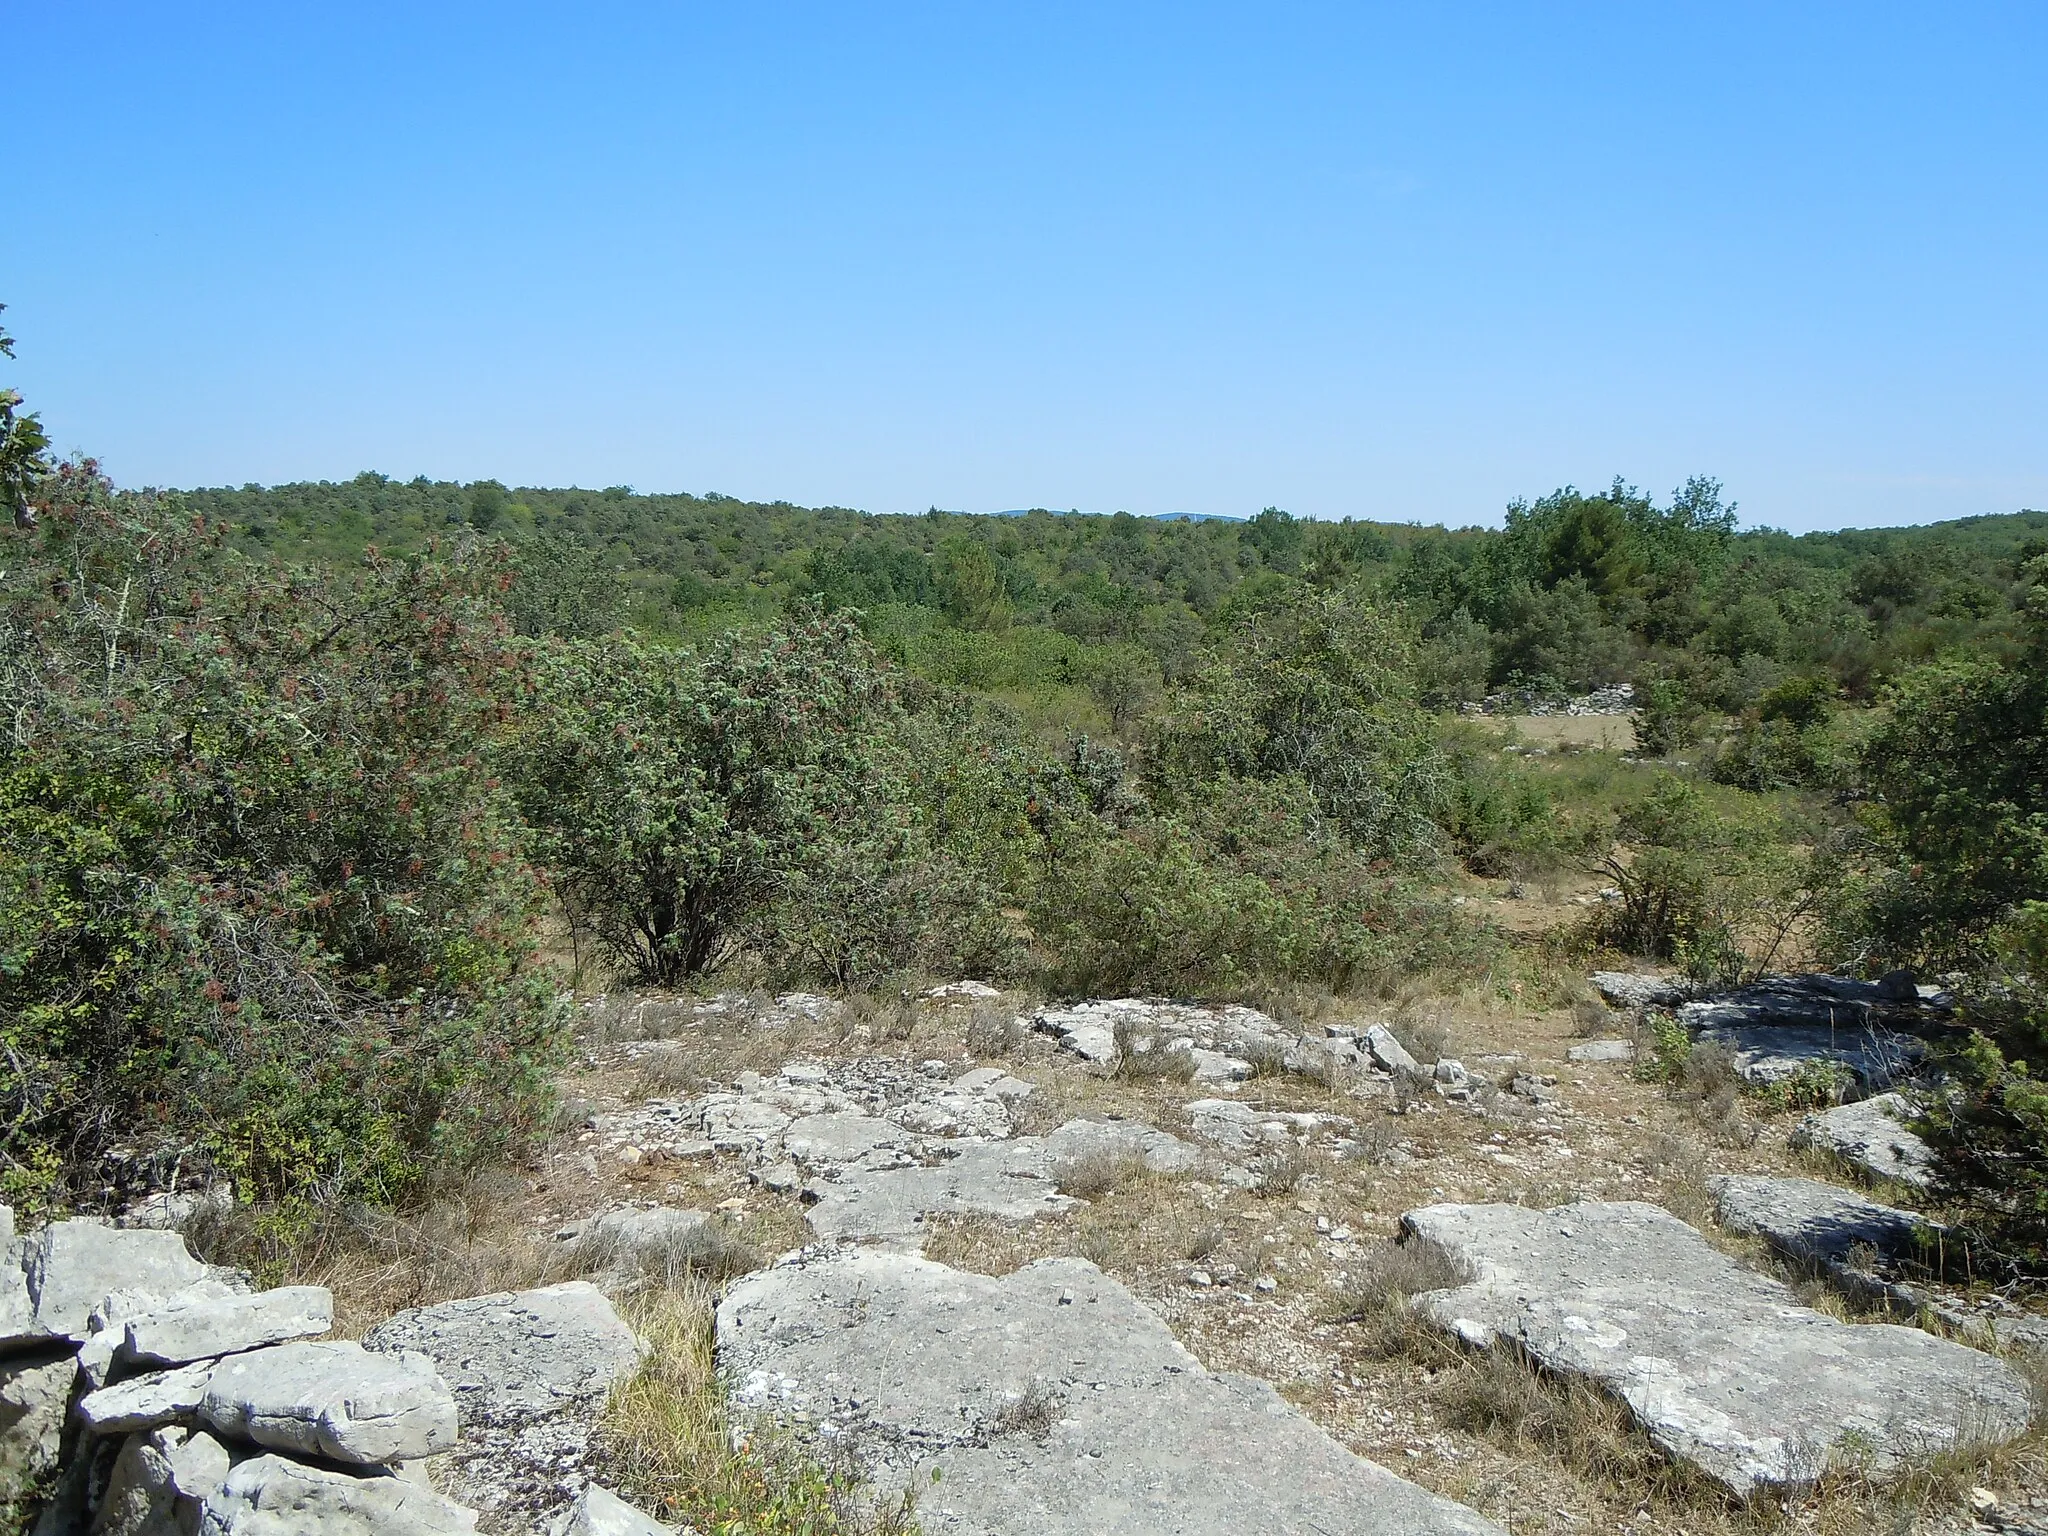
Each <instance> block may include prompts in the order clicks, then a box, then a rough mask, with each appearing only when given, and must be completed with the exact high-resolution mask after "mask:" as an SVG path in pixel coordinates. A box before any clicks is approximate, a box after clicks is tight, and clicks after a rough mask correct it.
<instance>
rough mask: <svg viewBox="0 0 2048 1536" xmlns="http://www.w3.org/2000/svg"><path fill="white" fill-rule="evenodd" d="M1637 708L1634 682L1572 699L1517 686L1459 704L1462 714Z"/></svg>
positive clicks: (1596, 712)
mask: <svg viewBox="0 0 2048 1536" xmlns="http://www.w3.org/2000/svg"><path fill="white" fill-rule="evenodd" d="M1635 709H1636V690H1635V684H1633V683H1613V684H1610V685H1609V686H1608V687H1605V688H1595V689H1594V690H1593V691H1592V692H1591V693H1582V694H1578V695H1576V696H1575V697H1569V698H1559V697H1557V696H1556V695H1554V694H1545V693H1539V692H1538V691H1537V690H1535V689H1534V688H1514V689H1510V690H1508V691H1507V692H1505V693H1489V694H1488V695H1487V696H1486V697H1485V698H1483V699H1481V700H1479V701H1477V702H1476V703H1473V702H1467V703H1464V704H1460V705H1459V706H1458V712H1459V713H1460V714H1463V715H1632V714H1634V713H1635Z"/></svg>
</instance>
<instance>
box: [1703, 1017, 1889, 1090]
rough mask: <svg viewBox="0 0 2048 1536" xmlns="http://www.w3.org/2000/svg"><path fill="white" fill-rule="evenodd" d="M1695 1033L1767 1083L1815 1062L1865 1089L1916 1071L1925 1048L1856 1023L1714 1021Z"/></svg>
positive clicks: (1751, 1078) (1746, 1073)
mask: <svg viewBox="0 0 2048 1536" xmlns="http://www.w3.org/2000/svg"><path fill="white" fill-rule="evenodd" d="M1695 1038H1697V1039H1700V1040H1705V1041H1710V1042H1711V1043H1713V1044H1715V1045H1721V1046H1726V1047H1727V1049H1728V1050H1729V1052H1730V1053H1731V1054H1732V1055H1733V1056H1734V1057H1735V1070H1736V1071H1737V1072H1739V1073H1741V1074H1742V1076H1743V1078H1744V1079H1745V1080H1746V1081H1748V1082H1752V1083H1756V1084H1758V1085H1760V1086H1763V1087H1768V1086H1770V1085H1771V1084H1772V1083H1778V1082H1783V1081H1784V1080H1785V1079H1786V1078H1789V1077H1793V1076H1796V1075H1797V1074H1798V1073H1800V1072H1802V1071H1805V1070H1808V1069H1810V1068H1814V1067H1840V1068H1844V1069H1846V1070H1847V1071H1848V1072H1849V1073H1850V1074H1851V1075H1852V1076H1853V1077H1854V1078H1855V1079H1856V1081H1857V1083H1858V1084H1860V1085H1861V1086H1862V1088H1864V1089H1865V1090H1870V1089H1883V1088H1889V1087H1891V1085H1892V1084H1894V1083H1897V1082H1900V1081H1902V1080H1904V1079H1905V1078H1906V1077H1908V1076H1910V1075H1911V1074H1912V1071H1913V1066H1914V1063H1915V1062H1916V1061H1918V1060H1919V1056H1920V1052H1921V1049H1922V1048H1921V1046H1920V1043H1919V1042H1918V1041H1916V1040H1909V1039H1908V1038H1907V1037H1906V1036H1904V1035H1895V1034H1892V1033H1890V1032H1889V1031H1885V1030H1881V1029H1867V1028H1864V1027H1863V1026H1861V1025H1856V1024H1847V1025H1843V1026H1841V1027H1840V1028H1830V1027H1829V1026H1827V1025H1824V1024H1726V1025H1724V1024H1711V1025H1707V1026H1705V1027H1703V1028H1701V1029H1699V1030H1697V1031H1695Z"/></svg>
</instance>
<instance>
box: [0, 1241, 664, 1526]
mask: <svg viewBox="0 0 2048 1536" xmlns="http://www.w3.org/2000/svg"><path fill="white" fill-rule="evenodd" d="M0 1223H4V1226H5V1228H6V1229H7V1231H8V1234H9V1235H8V1236H7V1238H6V1241H5V1244H4V1248H0V1503H4V1505H5V1514H6V1515H7V1517H8V1518H10V1519H11V1521H12V1523H13V1525H14V1526H15V1527H16V1528H18V1529H22V1530H33V1531H35V1532H36V1533H38V1536H72V1533H74V1532H91V1533H93V1536H298V1533H306V1536H316V1533H317V1536H430V1533H436V1532H467V1531H470V1530H473V1529H474V1528H475V1525H476V1522H477V1511H476V1510H474V1509H471V1508H469V1507H467V1506H465V1505H463V1504H460V1503H458V1502H456V1501H455V1500H454V1499H451V1498H449V1497H447V1496H446V1495H444V1494H443V1493H441V1492H439V1491H438V1490H437V1489H436V1488H434V1487H433V1486H431V1485H430V1484H429V1483H428V1482H427V1480H426V1478H425V1477H424V1475H423V1473H422V1470H421V1469H422V1467H423V1465H424V1462H425V1459H426V1458H428V1457H438V1456H442V1455H443V1454H445V1453H448V1452H452V1451H456V1450H457V1448H458V1443H459V1442H458V1424H459V1418H460V1417H469V1418H472V1419H474V1420H475V1421H476V1422H477V1423H478V1425H479V1426H480V1427H481V1428H482V1430H483V1431H484V1432H485V1433H486V1435H488V1433H489V1431H490V1430H492V1429H493V1428H494V1427H495V1426H496V1423H497V1420H495V1419H494V1418H493V1416H492V1414H491V1413H490V1412H489V1411H488V1408H489V1407H494V1406H495V1403H492V1404H489V1405H486V1410H485V1411H468V1412H465V1408H464V1406H463V1405H460V1404H459V1398H458V1394H459V1393H460V1392H462V1391H464V1390H467V1389H469V1388H470V1387H471V1386H472V1385H473V1378H474V1377H476V1376H477V1375H478V1374H479V1373H482V1374H485V1375H488V1374H490V1372H491V1371H492V1369H493V1368H497V1369H498V1370H499V1371H500V1373H501V1375H502V1376H503V1377H504V1378H506V1379H511V1378H513V1377H516V1378H517V1380H518V1381H520V1382H521V1383H524V1384H526V1385H525V1386H524V1387H523V1388H522V1390H524V1391H526V1392H527V1393H528V1395H529V1396H531V1395H532V1394H533V1393H534V1392H536V1391H544V1390H546V1389H547V1388H549V1387H551V1386H552V1385H553V1381H552V1378H551V1377H549V1376H548V1373H547V1370H546V1366H547V1364H548V1361H547V1360H546V1359H545V1358H544V1351H543V1352H542V1355H543V1358H539V1359H537V1358H536V1347H535V1343H534V1339H533V1338H532V1337H531V1336H528V1337H521V1336H520V1335H518V1334H517V1333H516V1331H515V1330H513V1329H511V1328H509V1327H507V1326H505V1325H504V1323H503V1319H502V1316H499V1317H497V1318H496V1319H495V1320H494V1322H493V1324H492V1327H491V1328H490V1330H489V1331H490V1333H491V1335H492V1337H493V1338H494V1339H496V1340H498V1341H499V1350H500V1353H499V1354H498V1355H497V1356H495V1357H492V1356H490V1355H489V1352H488V1351H485V1350H481V1349H472V1350H471V1351H469V1352H467V1353H463V1352H457V1351H444V1352H443V1354H442V1356H440V1357H438V1358H437V1357H436V1356H435V1355H434V1354H432V1353H430V1352H428V1351H426V1350H422V1349H416V1348H413V1347H411V1346H412V1344H413V1343H414V1342H415V1341H416V1340H418V1341H423V1342H437V1341H436V1340H432V1339H431V1338H430V1331H429V1330H425V1329H422V1328H419V1327H417V1326H412V1325H409V1324H407V1323H406V1322H405V1321H404V1320H402V1319H394V1320H393V1321H392V1323H390V1324H386V1325H385V1328H384V1330H382V1332H383V1334H384V1336H383V1337H382V1338H376V1337H373V1338H372V1339H371V1340H369V1341H366V1343H363V1344H358V1343H354V1342H351V1341H347V1340H340V1339H332V1338H327V1337H324V1335H326V1334H327V1333H328V1332H329V1331H330V1329H331V1327H332V1325H333V1317H334V1303H333V1297H332V1296H331V1295H330V1294H329V1293H328V1292H327V1291H326V1290H325V1289H324V1288H322V1287H319V1286H283V1287H279V1288H276V1289H273V1290H267V1291H258V1290H255V1289H254V1288H253V1287H252V1286H251V1285H250V1283H249V1280H248V1277H247V1276H246V1275H244V1274H242V1273H240V1272H239V1271H233V1270H223V1269H219V1268H216V1267H214V1266H211V1265H208V1264H205V1263H202V1262H201V1261H200V1260H198V1259H196V1258H194V1257H193V1256H192V1253H191V1250H190V1249H189V1248H188V1247H187V1246H186V1243H185V1240H184V1238H183V1237H181V1236H180V1235H179V1234H178V1233H176V1232H169V1231H158V1230H149V1229H134V1228H117V1227H112V1226H107V1225H104V1224H101V1223H99V1222H95V1221H84V1220H76V1221H59V1222H53V1223H51V1224H49V1225H47V1226H44V1227H42V1228H40V1229H39V1230H37V1231H34V1232H31V1233H28V1234H26V1235H24V1236H21V1237H14V1236H12V1235H11V1229H12V1217H11V1213H6V1212H5V1207H0ZM573 1289H578V1288H571V1287H559V1288H557V1290H573ZM580 1290H581V1291H583V1292H588V1297H587V1298H584V1297H580V1296H579V1297H578V1298H576V1300H577V1301H579V1302H582V1303H584V1304H585V1305H586V1306H587V1304H588V1302H589V1301H594V1302H595V1303H596V1305H597V1306H600V1307H603V1308H604V1311H605V1313H606V1314H607V1315H609V1314H610V1309H609V1307H608V1306H605V1304H604V1302H603V1298H602V1297H599V1296H597V1293H596V1292H595V1291H594V1290H593V1289H591V1288H590V1287H588V1286H583V1287H580ZM534 1294H543V1293H534ZM510 1300H516V1298H482V1301H484V1302H486V1303H496V1302H502V1301H510ZM457 1305H458V1306H460V1305H467V1304H457ZM503 1310H504V1309H503V1308H500V1309H498V1311H499V1313H501V1314H502V1312H503ZM560 1321H561V1320H560V1319H550V1328H549V1331H548V1333H547V1337H548V1338H549V1339H551V1340H563V1339H565V1338H566V1337H567V1334H568V1330H566V1329H565V1328H563V1327H561V1326H560ZM610 1321H611V1324H612V1325H613V1327H614V1328H615V1329H616V1330H618V1331H619V1332H621V1333H624V1340H625V1342H624V1344H623V1345H620V1344H619V1343H618V1341H617V1340H616V1339H614V1341H613V1342H614V1346H615V1347H614V1349H613V1352H612V1354H611V1355H609V1356H607V1355H604V1354H602V1352H600V1351H599V1350H597V1349H595V1348H593V1347H592V1345H591V1343H590V1341H589V1339H587V1338H580V1337H579V1338H577V1339H575V1340H574V1345H573V1347H574V1349H575V1352H576V1354H577V1371H578V1372H579V1373H580V1374H578V1375H577V1376H576V1377H575V1379H574V1382H573V1383H572V1384H571V1385H569V1386H565V1387H564V1388H563V1389H562V1390H563V1392H564V1393H565V1394H567V1395H568V1396H571V1397H574V1396H575V1395H576V1391H577V1389H579V1388H581V1389H587V1388H588V1384H589V1382H590V1381H592V1380H595V1379H597V1378H599V1377H602V1383H603V1384H602V1385H600V1386H599V1387H597V1388H596V1392H597V1396H598V1397H600V1398H601V1397H602V1393H603V1388H604V1386H608V1385H609V1383H610V1381H611V1380H612V1379H613V1376H615V1375H616V1374H617V1370H618V1369H625V1368H630V1363H631V1362H637V1360H638V1353H637V1344H635V1343H634V1342H633V1341H632V1335H631V1334H630V1332H626V1331H625V1330H624V1325H623V1324H620V1323H619V1322H618V1319H617V1318H616V1316H611V1318H610ZM508 1352H516V1361H515V1360H514V1359H512V1358H510V1357H509V1356H508ZM479 1358H481V1359H482V1361H483V1363H482V1364H479V1363H478V1360H479ZM612 1367H616V1368H615V1369H611V1373H610V1374H605V1373H606V1370H607V1369H608V1368H612ZM444 1370H449V1371H450V1373H451V1374H452V1376H453V1379H454V1381H455V1382H456V1386H455V1388H453V1389H451V1386H450V1378H449V1376H447V1375H444V1374H443V1372H444ZM537 1380H538V1381H539V1382H541V1383H542V1386H541V1387H535V1386H534V1385H533V1383H534V1382H536V1381H537ZM587 1397H588V1392H587V1390H585V1392H584V1396H583V1397H581V1398H577V1401H585V1400H586V1399H587ZM550 1406H552V1407H554V1408H555V1409H557V1410H559V1407H560V1405H559V1404H554V1403H551V1405H550ZM543 1416H545V1415H543ZM574 1492H575V1489H574V1487H573V1486H572V1487H570V1488H569V1490H568V1491H567V1492H560V1491H557V1492H556V1493H555V1496H554V1498H553V1501H552V1502H553V1503H554V1504H556V1505H564V1504H567V1502H568V1499H569V1496H570V1495H571V1494H573V1493H574ZM585 1502H586V1503H587V1502H588V1501H587V1500H586V1501H585ZM599 1502H600V1505H602V1501H601V1500H600V1501H599ZM614 1502H615V1501H614ZM581 1507H582V1506H580V1505H579V1506H578V1508H579V1509H580V1508H581ZM622 1507H623V1506H622ZM574 1513H575V1511H569V1512H567V1514H565V1519H567V1518H569V1517H571V1516H573V1515H574ZM636 1513H637V1512H636ZM640 1518H641V1519H642V1520H643V1521H644V1520H645V1517H644V1516H642V1517H640ZM618 1528H619V1529H621V1530H624V1529H628V1528H627V1527H618ZM647 1528H648V1529H651V1530H659V1529H660V1527H657V1526H653V1525H652V1523H651V1522H647Z"/></svg>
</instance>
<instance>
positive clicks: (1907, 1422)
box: [1401, 1201, 2030, 1495]
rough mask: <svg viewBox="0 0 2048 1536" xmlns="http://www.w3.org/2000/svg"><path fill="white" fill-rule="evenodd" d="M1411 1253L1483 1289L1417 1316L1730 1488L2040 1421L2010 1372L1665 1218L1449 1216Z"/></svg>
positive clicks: (1498, 1211)
mask: <svg viewBox="0 0 2048 1536" xmlns="http://www.w3.org/2000/svg"><path fill="white" fill-rule="evenodd" d="M1401 1221H1402V1226H1403V1228H1404V1229H1405V1232H1406V1235H1407V1240H1408V1241H1421V1242H1424V1243H1428V1244H1429V1245H1431V1246H1432V1247H1434V1248H1436V1249H1438V1250H1439V1251H1440V1252H1441V1253H1442V1254H1443V1255H1444V1256H1446V1257H1447V1258H1448V1259H1449V1260H1450V1261H1451V1262H1452V1263H1453V1264H1454V1265H1456V1266H1458V1267H1460V1268H1462V1269H1463V1271H1464V1272H1465V1273H1467V1274H1469V1275H1471V1276H1472V1279H1471V1280H1470V1281H1469V1282H1468V1283H1467V1284H1465V1285H1462V1286H1459V1287H1457V1288H1455V1289H1451V1290H1441V1291H1430V1292H1426V1293H1425V1294H1423V1295H1421V1296H1418V1297H1416V1298H1415V1300H1414V1303H1413V1305H1414V1306H1415V1307H1416V1308H1417V1309H1418V1310H1419V1311H1420V1312H1421V1313H1422V1314H1423V1315H1424V1316H1425V1317H1427V1318H1429V1319H1430V1320H1432V1321H1433V1322H1435V1323H1437V1324H1439V1325H1440V1326H1442V1327H1443V1328H1446V1329H1448V1330H1450V1331H1451V1332H1454V1333H1456V1334H1457V1335H1458V1336H1459V1337H1460V1338H1462V1339H1463V1340H1464V1341H1465V1342H1466V1343H1468V1344H1471V1345H1474V1346H1477V1347H1487V1346H1491V1345H1495V1344H1508V1345H1513V1346H1516V1347H1519V1348H1520V1349H1522V1350H1523V1351H1525V1352H1526V1353H1527V1354H1528V1355H1529V1356H1530V1357H1531V1358H1532V1359H1534V1360H1535V1361H1536V1362H1537V1363H1539V1364H1540V1365H1542V1366H1544V1367H1545V1368H1546V1369H1548V1370H1552V1371H1556V1372H1559V1373H1561V1374H1566V1375H1575V1376H1583V1377H1586V1378H1588V1379H1590V1380H1592V1381H1594V1382H1595V1383H1597V1384H1598V1385H1600V1386H1602V1387H1604V1388H1606V1389H1607V1390H1608V1391H1610V1392H1612V1393H1613V1394H1614V1395H1615V1396H1617V1397H1618V1398H1620V1399H1621V1400H1622V1401H1623V1402H1624V1403H1625V1404H1627V1406H1628V1407H1629V1409H1630V1411H1631V1412H1632V1413H1633V1414H1634V1415H1635V1417H1636V1418H1637V1420H1638V1421H1639V1422H1640V1423H1641V1424H1642V1425H1643V1427H1644V1429H1646V1430H1647V1431H1648V1432H1649V1434H1650V1436H1651V1438H1652V1439H1653V1440H1655V1441H1656V1442H1657V1443H1658V1444H1659V1445H1660V1446H1662V1447H1663V1448H1664V1449H1665V1450H1666V1451H1668V1452H1669V1453H1670V1454H1672V1455H1674V1456H1676V1457H1679V1458H1680V1459H1682V1460H1685V1461H1688V1462H1691V1463H1692V1464H1694V1465H1695V1466H1697V1467H1699V1468H1700V1469H1701V1470H1703V1471H1704V1472H1706V1473H1707V1474H1708V1475H1709V1476H1711V1477H1714V1478H1715V1479H1717V1480H1718V1481H1720V1482H1721V1483H1723V1484H1724V1485H1726V1486H1727V1487H1728V1488H1729V1489H1730V1490H1731V1491H1732V1492H1734V1493H1737V1494H1742V1495H1747V1494H1749V1493H1750V1492H1752V1491H1754V1490H1756V1489H1757V1488H1759V1487H1762V1486H1773V1485H1796V1484H1803V1483H1807V1482H1811V1481H1812V1480H1813V1479H1814V1478H1815V1477H1817V1476H1818V1475H1819V1474H1820V1473H1821V1472H1822V1471H1824V1470H1826V1468H1827V1467H1829V1466H1830V1465H1832V1464H1834V1463H1837V1462H1839V1461H1843V1460H1847V1459H1853V1458H1855V1457H1859V1456H1863V1455H1866V1454H1867V1455H1869V1456H1871V1457H1872V1458H1873V1459H1874V1461H1875V1463H1876V1464H1877V1466H1878V1467H1880V1468H1883V1467H1889V1466H1892V1465H1895V1464H1897V1463H1898V1461H1899V1460H1900V1459H1901V1458H1904V1457H1907V1456H1913V1455H1925V1454H1928V1453H1931V1452H1935V1451H1939V1450H1941V1449H1943V1448H1945V1447H1948V1446H1952V1445H1956V1444H1958V1443H1962V1442H1973V1441H1983V1442H1997V1441H2000V1440H2005V1439H2009V1438H2011V1437H2013V1436H2015V1435H2017V1434H2019V1433H2021V1432H2022V1431H2023V1430H2024V1429H2025V1428H2026V1425H2027V1419H2028V1410H2029V1406H2030V1404H2029V1394H2028V1389H2027V1386H2026V1383H2025V1382H2024V1381H2023V1380H2021V1378H2020V1377H2019V1376H2018V1375H2016V1374H2015V1373H2014V1372H2013V1370H2012V1369H2011V1368H2010V1367H2009V1366H2007V1365H2006V1364H2005V1363H2004V1362H2003V1361H2000V1360H1997V1359H1995V1358H1993V1357H1992V1356H1990V1355H1987V1354H1983V1353H1980V1352H1979V1351H1977V1350H1974V1349H1970V1348H1968V1347H1966V1346H1964V1345H1961V1344H1954V1343H1950V1342H1949V1341H1947V1340H1945V1339H1938V1338H1935V1337H1934V1336H1933V1335H1931V1334H1927V1333H1923V1332H1921V1331H1920V1330H1918V1329H1915V1328H1905V1327H1899V1326H1897V1325H1894V1324H1890V1323H1860V1324H1859V1323H1844V1322H1840V1321H1838V1320H1836V1319H1835V1318H1832V1317H1829V1316H1827V1315H1826V1314H1825V1313H1822V1312H1817V1311H1814V1310H1813V1309H1811V1308H1809V1307H1805V1306H1802V1305H1800V1304H1799V1301H1798V1299H1797V1297H1796V1296H1795V1295H1794V1294H1793V1292H1792V1291H1791V1289H1790V1288H1789V1287H1787V1286H1786V1285H1784V1284H1783V1283H1782V1282H1780V1281H1777V1280H1774V1279H1772V1278H1770V1277H1769V1276H1766V1275H1761V1274H1758V1273H1756V1272H1754V1271H1752V1270H1748V1269H1744V1268H1743V1267H1742V1266H1741V1265H1739V1264H1738V1263H1736V1262H1735V1260H1733V1259H1731V1258H1729V1257H1728V1256H1727V1255H1726V1254H1724V1253H1722V1252H1721V1251H1720V1250H1719V1249H1717V1248H1715V1247H1714V1246H1713V1245H1712V1244H1710V1243H1708V1242H1707V1240H1706V1239H1705V1238H1703V1237H1702V1236H1700V1234H1699V1233H1698V1232H1696V1231H1694V1230H1693V1229H1692V1228H1691V1227H1689V1226H1687V1225H1686V1224H1685V1223H1684V1222H1682V1221H1680V1220H1679V1219H1678V1218H1677V1217H1675V1216H1673V1215H1671V1214H1670V1213H1669V1212H1668V1211H1665V1210H1663V1209H1661V1208H1660V1207H1657V1206H1653V1205H1647V1204H1643V1203H1641V1202H1637V1201H1612V1202H1601V1201H1587V1202H1582V1203H1580V1204H1577V1205H1567V1206H1560V1207H1558V1208H1556V1209H1554V1210H1548V1211H1539V1210H1530V1209H1527V1208H1525V1207H1522V1206H1513V1205H1436V1206H1429V1207H1425V1208H1423V1209H1421V1210H1414V1211H1409V1212H1408V1213H1407V1214H1406V1215H1404V1216H1403V1217H1402V1218H1401Z"/></svg>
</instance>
